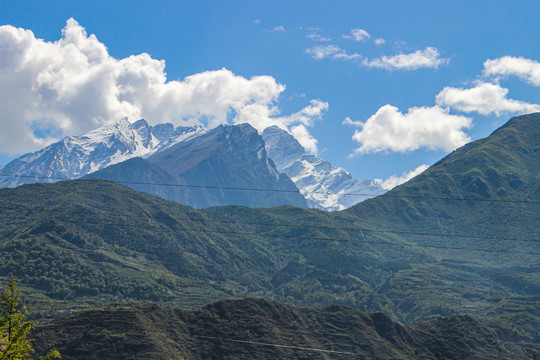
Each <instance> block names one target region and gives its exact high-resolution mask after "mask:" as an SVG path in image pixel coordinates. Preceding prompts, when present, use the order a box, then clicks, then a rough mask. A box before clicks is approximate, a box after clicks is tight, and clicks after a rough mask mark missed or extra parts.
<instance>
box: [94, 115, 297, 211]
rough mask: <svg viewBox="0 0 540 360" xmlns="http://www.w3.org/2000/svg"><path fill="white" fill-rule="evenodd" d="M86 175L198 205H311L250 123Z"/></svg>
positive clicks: (211, 131)
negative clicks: (282, 169)
mask: <svg viewBox="0 0 540 360" xmlns="http://www.w3.org/2000/svg"><path fill="white" fill-rule="evenodd" d="M86 178H100V179H107V180H111V181H117V182H120V183H122V182H123V183H125V184H126V185H127V186H129V187H132V188H133V189H135V190H138V191H142V192H146V193H149V194H154V195H158V196H161V197H163V198H165V199H167V200H173V201H177V202H180V203H183V204H188V205H190V206H193V207H196V208H204V207H210V206H218V205H243V206H250V207H261V206H263V207H271V206H278V205H284V204H287V205H294V206H298V207H307V204H306V201H305V199H304V198H303V197H302V195H301V194H300V193H299V192H298V189H297V188H296V186H295V185H294V183H293V182H292V181H291V180H290V179H289V178H288V177H287V176H286V175H284V174H280V173H279V172H278V171H277V170H276V168H275V166H274V163H273V162H272V161H271V160H270V159H269V158H268V156H267V155H266V150H265V147H264V142H263V140H262V138H261V136H260V135H259V134H258V133H257V131H256V130H255V129H254V128H253V127H251V126H250V125H248V124H240V125H235V126H218V127H217V128H215V129H212V130H210V131H208V132H207V133H205V134H201V135H199V136H198V137H197V138H194V139H189V140H185V141H182V142H179V143H178V144H176V145H174V146H172V147H170V148H168V149H166V150H163V151H161V152H158V153H156V154H154V155H152V156H150V157H148V158H147V159H141V158H136V159H130V160H128V161H125V162H123V163H120V164H117V165H113V166H110V167H107V168H105V169H103V170H100V171H97V172H94V173H92V174H90V175H87V176H86ZM142 182H147V183H148V184H142ZM134 183H136V184H134ZM175 185H176V186H175ZM183 185H186V186H183ZM248 189H249V190H248ZM253 189H261V190H262V189H264V190H270V191H257V190H253Z"/></svg>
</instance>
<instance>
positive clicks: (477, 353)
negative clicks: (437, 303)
mask: <svg viewBox="0 0 540 360" xmlns="http://www.w3.org/2000/svg"><path fill="white" fill-rule="evenodd" d="M35 345H36V348H37V349H38V350H41V349H42V348H45V347H47V346H54V347H56V348H58V349H59V350H60V352H61V354H62V357H63V358H65V359H78V358H81V357H82V356H84V357H85V358H87V359H99V358H103V357H108V358H115V359H135V358H138V359H140V358H152V359H171V358H176V359H178V358H181V359H248V358H249V359H253V358H257V359H276V358H281V359H283V358H287V359H307V358H309V359H333V358H351V357H355V358H356V357H360V358H363V359H381V360H382V359H412V358H417V359H418V358H421V359H441V358H445V359H473V358H482V359H529V358H532V357H533V356H538V355H540V345H539V344H538V343H537V342H536V343H535V339H534V336H531V335H530V334H529V332H527V331H525V332H524V331H523V329H522V328H521V327H519V326H516V324H515V323H514V324H513V323H512V322H511V321H508V320H502V319H501V320H491V321H487V320H481V319H477V318H474V317H472V316H468V315H461V316H451V317H441V318H438V319H434V320H429V321H425V322H422V323H417V324H412V325H405V326H404V325H401V324H399V323H396V322H394V321H392V320H391V319H390V318H388V317H387V316H386V315H385V314H383V313H365V312H361V311H359V310H355V309H352V308H347V307H342V306H339V305H329V306H325V307H322V308H296V307H293V306H290V305H286V304H281V303H278V302H275V301H268V300H263V299H253V298H252V299H240V300H223V301H219V302H217V303H212V304H209V305H206V306H204V307H201V308H199V309H197V310H179V309H168V308H162V307H159V306H158V305H154V304H144V303H143V304H132V305H128V304H116V305H111V306H108V307H106V308H104V309H100V310H93V311H87V312H82V313H75V314H72V315H69V316H64V317H61V318H58V319H55V320H53V321H51V322H49V323H47V324H43V325H41V326H39V327H38V328H37V339H36V342H35Z"/></svg>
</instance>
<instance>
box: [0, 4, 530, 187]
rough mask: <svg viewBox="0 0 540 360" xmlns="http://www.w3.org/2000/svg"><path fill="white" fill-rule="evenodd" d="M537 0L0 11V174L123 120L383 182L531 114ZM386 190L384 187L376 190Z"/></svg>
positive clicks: (1, 7)
mask: <svg viewBox="0 0 540 360" xmlns="http://www.w3.org/2000/svg"><path fill="white" fill-rule="evenodd" d="M538 14H540V3H538V2H537V1H512V2H510V1H457V0H453V1H348V0H342V1H317V0H310V1H280V0H277V1H252V0H251V1H178V0H177V1H159V0H155V1H133V0H132V1H96V0H94V1H91V2H88V1H84V2H83V1H22V0H18V1H10V0H3V1H2V2H0V110H1V113H0V127H1V128H2V129H1V131H0V165H4V164H6V163H7V162H9V161H10V160H12V159H14V158H16V157H17V156H19V155H21V154H23V153H26V152H31V151H35V150H38V149H40V148H42V147H44V146H46V145H48V144H50V143H52V142H54V141H58V140H59V139H61V138H62V137H64V136H69V135H80V134H83V133H85V132H87V131H90V130H92V129H94V128H97V127H99V126H101V125H104V124H109V123H112V122H115V121H118V120H119V119H120V118H121V117H123V116H128V118H129V119H130V120H132V121H135V120H138V119H140V118H145V119H146V120H147V121H148V122H149V123H150V124H158V123H163V122H171V123H173V124H175V125H196V124H199V125H202V126H205V127H208V128H210V127H213V126H216V125H218V124H225V123H229V124H234V123H242V122H248V123H250V124H251V125H253V126H254V127H255V128H257V129H258V130H259V131H262V130H263V129H264V128H265V127H267V126H270V125H278V126H280V127H282V128H283V129H286V130H287V131H289V132H290V133H292V134H293V135H294V136H295V137H296V138H297V139H298V140H299V141H300V142H301V143H302V145H304V147H306V149H308V150H309V151H310V152H312V153H315V154H318V155H319V156H320V157H322V158H324V159H326V160H329V161H330V162H332V163H333V164H334V165H336V166H342V167H344V168H345V169H347V170H348V171H349V172H351V173H352V175H353V176H355V177H357V178H358V179H360V180H363V179H366V178H371V179H382V180H384V181H386V184H387V185H388V184H396V183H399V182H400V181H403V180H404V179H405V178H408V177H410V176H411V175H413V174H416V173H418V172H420V171H422V170H424V169H425V168H427V166H429V165H432V164H434V163H435V162H437V161H438V160H440V159H441V158H442V157H444V156H445V155H446V154H448V153H449V152H451V151H452V150H454V149H456V148H457V147H460V146H462V145H464V144H465V143H467V142H469V141H473V140H476V139H479V138H482V137H485V136H487V135H489V134H490V133H491V132H492V131H494V130H495V129H496V128H498V127H499V126H501V125H503V124H504V123H505V122H506V121H507V120H508V119H509V118H510V117H512V116H516V115H519V114H523V113H530V112H536V111H540V105H537V104H540V99H539V87H540V62H539V61H540V47H539V46H538V44H539V40H540V32H538V31H537V29H538V26H537V18H538ZM388 186H390V185H388Z"/></svg>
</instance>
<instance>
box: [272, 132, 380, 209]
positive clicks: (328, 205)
mask: <svg viewBox="0 0 540 360" xmlns="http://www.w3.org/2000/svg"><path fill="white" fill-rule="evenodd" d="M262 136H263V139H264V142H265V144H266V151H267V152H268V156H270V158H271V159H272V160H273V161H274V163H275V164H276V167H277V169H278V170H279V171H280V172H282V173H285V174H287V175H288V176H289V177H290V178H291V180H292V181H293V182H294V183H295V184H296V186H297V187H298V188H299V189H300V192H301V193H302V194H303V195H304V197H305V198H306V200H307V202H308V205H309V207H311V208H316V209H322V210H327V211H335V210H343V209H346V208H349V207H351V206H353V205H356V204H358V203H359V202H361V201H364V200H366V199H369V198H372V197H375V196H377V195H381V194H384V193H385V192H386V190H385V189H383V188H382V186H381V185H380V184H379V183H376V182H374V181H372V180H364V181H362V182H360V181H358V180H357V179H355V178H354V177H353V176H352V175H351V174H349V173H348V172H347V171H346V170H345V169H343V168H340V167H335V166H333V165H332V164H331V163H330V162H328V161H326V160H323V159H321V158H319V157H318V156H315V155H309V154H306V151H305V149H304V148H303V147H302V145H300V143H299V142H298V140H296V139H295V138H294V137H293V136H292V135H291V134H289V133H288V132H287V131H285V130H282V129H280V128H279V127H277V126H271V127H268V128H266V129H265V130H264V132H263V134H262Z"/></svg>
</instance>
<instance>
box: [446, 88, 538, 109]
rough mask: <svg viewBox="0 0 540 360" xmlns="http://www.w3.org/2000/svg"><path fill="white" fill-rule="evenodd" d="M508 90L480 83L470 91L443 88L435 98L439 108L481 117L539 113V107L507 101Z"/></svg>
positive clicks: (521, 102) (516, 101)
mask: <svg viewBox="0 0 540 360" xmlns="http://www.w3.org/2000/svg"><path fill="white" fill-rule="evenodd" d="M507 95H508V89H505V88H503V87H501V86H500V85H498V84H491V83H484V82H480V83H478V84H477V85H476V86H475V87H473V88H470V89H462V88H454V87H445V88H444V89H443V90H442V91H441V92H440V93H439V94H438V95H437V96H436V101H437V105H439V106H450V107H452V108H453V109H455V110H457V111H461V112H466V113H470V112H477V113H479V114H481V115H489V114H495V115H497V116H499V115H500V114H501V113H507V112H521V113H530V112H536V111H540V105H537V104H529V103H526V102H524V101H519V100H512V99H507V98H506V96H507Z"/></svg>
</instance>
